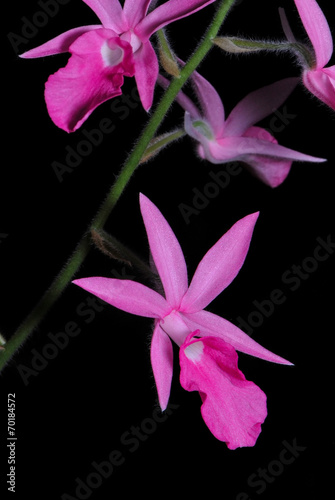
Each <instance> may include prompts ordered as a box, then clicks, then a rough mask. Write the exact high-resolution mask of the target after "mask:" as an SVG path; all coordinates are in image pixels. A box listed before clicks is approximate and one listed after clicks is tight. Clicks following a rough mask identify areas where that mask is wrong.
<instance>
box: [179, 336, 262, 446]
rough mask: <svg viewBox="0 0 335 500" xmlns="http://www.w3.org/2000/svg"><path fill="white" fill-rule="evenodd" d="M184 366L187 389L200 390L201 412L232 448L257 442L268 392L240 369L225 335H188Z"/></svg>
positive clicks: (183, 351) (182, 356)
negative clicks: (247, 377) (216, 336)
mask: <svg viewBox="0 0 335 500" xmlns="http://www.w3.org/2000/svg"><path fill="white" fill-rule="evenodd" d="M191 335H193V334H191ZM180 366H181V372H180V383H181V385H182V387H183V388H184V389H186V390H187V391H199V393H200V396H201V399H202V406H201V414H202V417H203V419H204V421H205V423H206V425H207V426H208V428H209V430H210V431H211V432H212V434H213V435H214V436H215V437H216V438H217V439H219V440H220V441H224V442H226V444H227V446H228V448H229V449H231V450H234V449H236V448H238V447H243V446H254V444H255V442H256V440H257V438H258V436H259V434H260V432H261V424H262V423H263V422H264V420H265V418H266V415H267V409H266V395H265V394H264V392H263V391H262V390H261V389H260V388H259V387H257V385H255V384H254V383H253V382H249V381H247V380H246V379H245V376H244V375H243V373H242V372H241V371H240V370H239V369H238V367H237V354H236V352H235V350H234V349H233V348H232V347H231V346H229V345H228V344H226V343H225V342H224V341H223V340H221V339H216V338H213V337H212V338H210V337H207V338H204V337H203V338H201V339H193V340H192V339H190V337H188V339H187V341H186V342H185V343H184V344H183V346H182V347H181V349H180Z"/></svg>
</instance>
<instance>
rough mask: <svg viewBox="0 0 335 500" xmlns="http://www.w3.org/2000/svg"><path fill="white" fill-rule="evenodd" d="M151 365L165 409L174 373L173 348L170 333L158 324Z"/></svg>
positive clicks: (160, 400)
mask: <svg viewBox="0 0 335 500" xmlns="http://www.w3.org/2000/svg"><path fill="white" fill-rule="evenodd" d="M150 358H151V366H152V370H153V374H154V378H155V383H156V388H157V393H158V401H159V406H160V408H161V410H162V411H164V410H165V409H166V407H167V405H168V402H169V397H170V391H171V381H172V374H173V348H172V342H171V340H170V338H169V336H168V335H166V333H165V332H163V330H162V329H161V327H160V326H159V322H158V323H157V324H156V326H155V329H154V333H153V336H152V339H151V348H150Z"/></svg>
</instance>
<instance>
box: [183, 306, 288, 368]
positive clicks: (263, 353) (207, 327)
mask: <svg viewBox="0 0 335 500" xmlns="http://www.w3.org/2000/svg"><path fill="white" fill-rule="evenodd" d="M180 315H181V316H182V319H183V321H184V322H185V323H186V324H187V326H188V327H189V329H190V331H191V332H192V331H195V330H200V332H201V335H203V336H213V337H219V338H221V339H223V340H224V341H225V342H227V343H228V344H230V345H232V346H233V347H234V349H236V350H237V351H241V352H244V353H246V354H249V355H250V356H254V357H256V358H261V359H265V360H267V361H271V362H272V363H279V364H283V365H292V363H290V361H287V360H286V359H284V358H282V357H280V356H277V354H273V353H272V352H271V351H269V350H268V349H265V347H262V346H261V345H260V344H258V343H257V342H255V340H253V339H252V338H251V337H249V335H247V334H246V333H244V332H243V331H242V330H241V329H240V328H238V327H237V326H235V325H233V323H230V321H227V320H226V319H224V318H221V317H220V316H218V315H216V314H213V313H211V312H209V311H199V312H196V313H193V314H184V313H180Z"/></svg>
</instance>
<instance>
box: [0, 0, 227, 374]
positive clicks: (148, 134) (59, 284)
mask: <svg viewBox="0 0 335 500" xmlns="http://www.w3.org/2000/svg"><path fill="white" fill-rule="evenodd" d="M234 2H235V0H223V1H222V2H221V4H220V6H219V8H218V9H217V12H216V14H215V16H214V18H213V21H212V23H211V25H210V26H209V29H208V30H207V33H206V34H205V36H204V38H203V39H202V41H201V42H200V44H199V46H198V48H197V49H196V51H195V52H194V54H193V55H192V56H191V58H190V59H189V61H188V62H187V63H186V64H185V66H184V67H183V69H182V70H181V71H180V76H179V78H175V79H174V80H172V82H171V84H170V86H169V87H168V89H167V90H166V91H165V93H164V95H163V97H162V99H161V101H160V103H159V104H158V106H157V108H156V111H155V112H154V113H153V115H152V116H151V119H150V120H149V122H148V124H147V126H146V128H145V129H144V131H143V133H142V135H141V137H140V139H139V141H138V143H137V145H136V146H135V148H134V150H133V152H132V153H131V155H130V156H129V158H128V160H127V161H126V163H125V164H124V166H123V168H122V170H121V172H120V174H119V176H118V177H117V179H116V181H115V183H114V184H113V186H112V188H111V189H110V191H109V193H108V195H107V196H106V199H105V200H104V202H103V203H102V205H101V207H100V209H99V210H98V212H97V214H96V216H95V217H94V219H93V221H92V223H91V224H90V227H89V228H88V231H87V233H85V234H84V236H83V237H82V239H81V240H80V241H79V243H78V245H77V247H76V249H75V251H74V253H73V254H72V256H71V258H70V259H69V260H68V262H67V263H66V264H65V266H64V267H63V269H62V270H61V272H60V273H59V274H58V276H57V277H56V278H55V280H54V281H53V283H52V284H51V286H50V288H49V289H48V290H47V292H46V293H45V294H44V295H43V297H42V298H41V299H40V301H39V302H38V303H37V305H36V306H35V307H34V309H33V310H32V311H31V312H30V313H29V315H28V316H27V318H26V319H25V320H24V321H23V322H22V324H21V325H20V326H19V328H18V329H17V330H16V332H15V333H14V335H13V336H12V337H11V338H10V339H9V340H8V342H7V343H6V347H5V349H4V350H2V351H1V352H0V370H2V369H3V368H4V366H5V365H6V363H7V362H8V361H9V360H10V358H11V357H12V356H13V354H14V353H15V352H16V351H17V350H18V348H19V347H20V346H21V345H22V344H23V343H24V342H25V341H26V339H27V338H28V337H29V335H30V334H31V332H32V331H33V330H34V329H35V328H36V327H37V326H38V324H39V323H40V321H41V320H42V319H43V317H44V316H45V315H46V314H47V312H48V311H49V309H50V308H51V307H52V305H53V304H54V303H55V302H56V301H57V299H58V298H59V297H60V295H61V294H62V293H63V291H64V290H65V288H66V287H67V285H68V284H69V283H70V281H71V280H72V279H73V277H74V275H75V273H76V272H77V271H78V269H79V268H80V266H81V265H82V263H83V262H84V260H85V258H86V256H87V254H88V253H89V250H90V246H91V242H90V236H89V234H90V231H91V229H95V230H98V231H99V230H101V229H102V228H103V227H104V225H105V223H106V221H107V219H108V217H109V215H110V214H111V212H112V210H113V208H114V207H115V205H116V203H117V202H118V200H119V198H120V196H121V195H122V193H123V191H124V189H125V188H126V186H127V184H128V182H129V180H130V178H131V176H132V175H133V173H134V172H135V170H136V168H137V166H138V165H139V164H140V162H141V158H142V156H143V154H144V152H145V150H146V148H147V146H148V144H149V143H150V141H151V139H152V138H153V137H154V135H155V133H156V131H157V129H158V127H159V126H160V124H161V123H162V121H163V119H164V117H165V115H166V113H167V111H168V109H169V107H170V106H171V105H172V103H173V101H174V99H175V98H176V96H177V94H178V92H179V91H180V90H181V88H182V87H183V85H184V84H185V83H186V81H187V80H188V78H189V77H190V76H191V74H192V73H193V71H195V69H196V68H197V67H198V65H199V64H200V63H201V61H202V60H203V59H204V57H205V56H206V55H207V53H208V52H209V51H210V50H211V48H212V47H213V44H212V39H213V38H214V37H215V36H216V35H217V34H218V32H219V29H220V27H221V25H222V23H223V21H224V20H225V18H226V16H227V14H228V12H229V10H230V8H231V7H232V5H233V4H234Z"/></svg>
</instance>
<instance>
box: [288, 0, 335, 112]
mask: <svg viewBox="0 0 335 500" xmlns="http://www.w3.org/2000/svg"><path fill="white" fill-rule="evenodd" d="M294 2H295V5H296V7H297V9H298V12H299V15H300V18H301V21H302V23H303V25H304V28H305V30H306V32H307V34H308V37H309V39H310V41H311V44H312V46H313V49H314V51H313V52H314V53H313V57H312V59H313V64H308V62H307V61H302V62H303V67H304V70H303V74H302V78H303V82H304V85H305V86H306V88H307V89H308V90H309V91H310V92H311V93H312V94H314V95H315V96H316V97H317V98H318V99H320V101H322V102H324V103H325V104H327V105H328V106H329V107H330V108H332V109H333V110H335V66H330V67H326V65H327V64H328V63H329V61H330V58H331V56H332V54H333V40H332V35H331V32H330V28H329V25H328V23H327V19H326V18H325V15H324V14H323V12H322V10H321V9H320V7H319V5H318V4H317V2H316V1H315V0H294ZM282 21H283V28H284V31H285V33H286V36H287V37H288V39H289V41H291V42H295V39H294V37H293V35H292V32H291V30H290V28H289V26H288V23H287V20H286V19H285V18H284V19H282Z"/></svg>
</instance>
